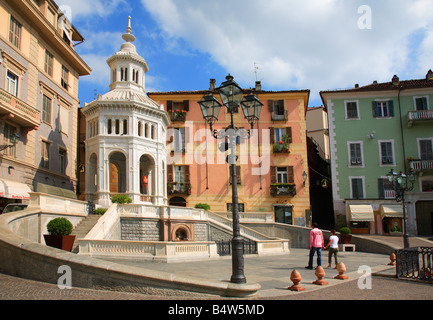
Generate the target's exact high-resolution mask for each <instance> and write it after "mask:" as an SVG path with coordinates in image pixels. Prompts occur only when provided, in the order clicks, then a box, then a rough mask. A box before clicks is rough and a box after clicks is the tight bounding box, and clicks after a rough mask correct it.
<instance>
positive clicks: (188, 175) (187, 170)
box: [184, 165, 191, 183]
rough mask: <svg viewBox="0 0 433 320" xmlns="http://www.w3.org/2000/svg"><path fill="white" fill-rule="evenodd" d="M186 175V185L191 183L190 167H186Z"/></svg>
mask: <svg viewBox="0 0 433 320" xmlns="http://www.w3.org/2000/svg"><path fill="white" fill-rule="evenodd" d="M184 170H185V171H184V173H185V183H190V181H191V179H190V174H189V165H188V166H184Z"/></svg>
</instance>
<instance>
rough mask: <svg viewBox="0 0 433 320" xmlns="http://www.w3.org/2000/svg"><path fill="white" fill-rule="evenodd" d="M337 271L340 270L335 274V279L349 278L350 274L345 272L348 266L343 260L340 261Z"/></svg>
mask: <svg viewBox="0 0 433 320" xmlns="http://www.w3.org/2000/svg"><path fill="white" fill-rule="evenodd" d="M337 271H338V276H335V277H334V279H340V280H346V279H349V277H348V276H345V275H344V273H345V272H346V266H345V264H344V263H343V262H339V263H338V264H337Z"/></svg>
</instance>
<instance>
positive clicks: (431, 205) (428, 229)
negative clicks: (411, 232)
mask: <svg viewBox="0 0 433 320" xmlns="http://www.w3.org/2000/svg"><path fill="white" fill-rule="evenodd" d="M416 225H417V230H418V235H431V234H433V201H418V202H417V203H416Z"/></svg>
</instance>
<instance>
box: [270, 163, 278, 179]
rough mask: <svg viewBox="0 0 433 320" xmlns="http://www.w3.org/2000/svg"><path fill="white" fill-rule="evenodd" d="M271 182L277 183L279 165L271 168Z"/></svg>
mask: <svg viewBox="0 0 433 320" xmlns="http://www.w3.org/2000/svg"><path fill="white" fill-rule="evenodd" d="M270 174H271V183H277V167H271V168H270Z"/></svg>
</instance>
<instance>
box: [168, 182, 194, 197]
mask: <svg viewBox="0 0 433 320" xmlns="http://www.w3.org/2000/svg"><path fill="white" fill-rule="evenodd" d="M167 192H168V194H184V195H190V194H191V184H190V183H189V182H176V181H174V182H168V183H167Z"/></svg>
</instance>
